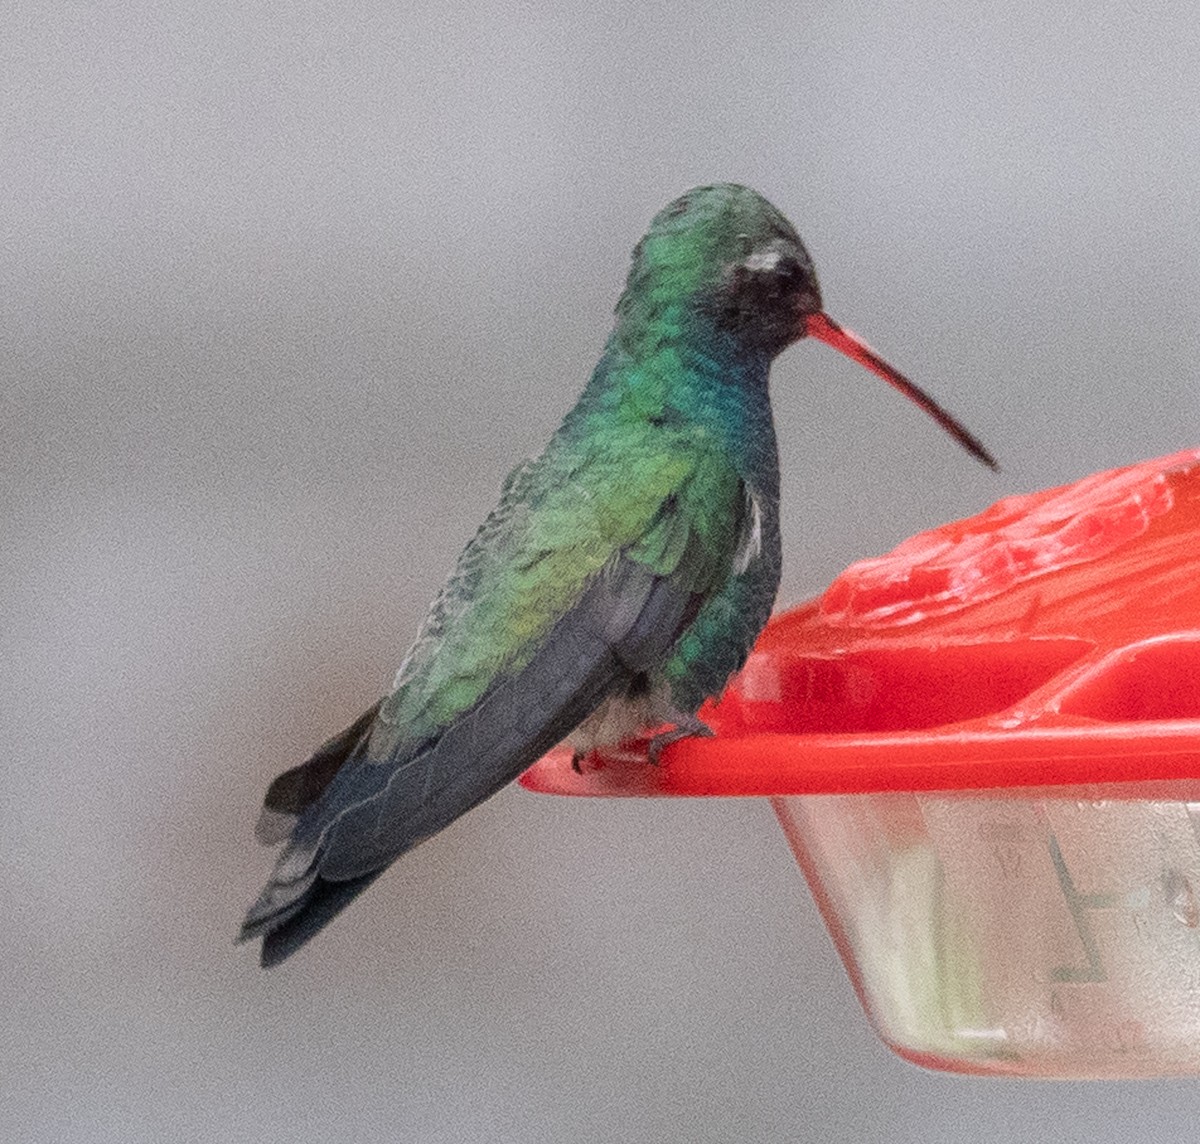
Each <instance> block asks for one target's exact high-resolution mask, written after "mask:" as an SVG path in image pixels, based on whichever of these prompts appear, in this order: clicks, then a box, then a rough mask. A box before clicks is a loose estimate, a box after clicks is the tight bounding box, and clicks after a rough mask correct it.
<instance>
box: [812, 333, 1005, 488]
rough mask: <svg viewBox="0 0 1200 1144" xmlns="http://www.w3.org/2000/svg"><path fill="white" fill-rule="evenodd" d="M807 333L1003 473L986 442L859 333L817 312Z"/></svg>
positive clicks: (992, 467)
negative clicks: (883, 383) (877, 379)
mask: <svg viewBox="0 0 1200 1144" xmlns="http://www.w3.org/2000/svg"><path fill="white" fill-rule="evenodd" d="M804 332H805V333H806V334H807V335H808V336H809V337H813V338H816V339H817V340H818V341H821V342H824V343H825V344H826V345H827V346H832V347H833V348H834V349H835V350H837V351H838V353H842V354H845V355H846V356H847V357H848V358H852V359H853V360H854V361H856V362H858V364H859V365H861V366H865V367H866V368H867V369H869V370H870V371H871V372H872V373H874V374H876V375H877V376H878V377H881V378H883V380H884V381H886V382H887V383H888V385H890V386H892V387H893V388H894V389H898V390H899V391H900V392H901V393H903V394H904V396H905V397H907V398H908V399H909V401H912V402H914V403H915V404H917V405H919V406H920V407H921V408H922V409H924V410H925V412H926V413H928V414H929V416H930V417H932V418H933V419H934V420H935V421H936V422H937V423H938V424H939V425H940V426H941V427H942V428H943V429H945V430H946V432H947V433H949V434H950V436H951V437H953V438H954V439H955V440H956V441H957V442H958V443H959V444H960V445H961V446H962V447H963V448H964V449H966V451H967V452H968V453H970V454H971V456H973V457H975V458H976V460H978V461H981V462H982V463H983V464H985V465H987V467H988V468H989V469H991V470H992V471H993V472H999V471H1000V465H999V463H998V462H997V461H996V458H995V457H993V456H992V454H991V453H990V452H988V450H987V448H986V447H985V446H984V444H983V442H982V441H980V440H979V438H978V437H976V436H975V435H974V434H973V433H971V432H970V431H969V430H967V429H966V428H965V427H964V426H963V425H962V424H960V423H959V422H958V421H957V420H956V419H955V418H954V417H953V416H952V415H951V414H949V413H947V412H946V410H944V409H943V408H942V407H941V406H940V405H939V404H938V403H937V402H936V401H934V399H933V398H932V397H930V396H929V394H928V393H926V392H925V391H924V390H923V389H922V388H921V387H920V386H918V385H915V384H914V383H913V382H911V381H909V380H908V378H907V377H905V376H904V374H902V373H901V372H900V371H899V370H898V369H896V368H895V367H894V366H892V365H890V364H889V363H888V362H886V361H884V359H883V358H881V357H880V356H879V355H878V354H877V353H876V352H875V351H874V350H873V349H871V347H870V346H869V345H867V343H866V342H864V341H863V340H862V338H860V337H859V336H858V335H857V334H855V333H852V332H851V331H850V330H847V329H846V328H845V327H844V326H839V325H838V324H837V322H835V321H834V320H833V319H832V318H831V317H829V315H828V314H825V313H822V312H821V311H819V310H818V311H817V312H816V313H814V314H808V315H807V316H806V317H805V320H804Z"/></svg>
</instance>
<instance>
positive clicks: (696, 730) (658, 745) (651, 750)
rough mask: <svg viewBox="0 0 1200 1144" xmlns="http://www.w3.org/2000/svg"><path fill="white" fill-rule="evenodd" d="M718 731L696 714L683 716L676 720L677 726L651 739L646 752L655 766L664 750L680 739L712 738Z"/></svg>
mask: <svg viewBox="0 0 1200 1144" xmlns="http://www.w3.org/2000/svg"><path fill="white" fill-rule="evenodd" d="M715 734H716V732H715V731H714V730H713V729H712V728H711V727H710V726H709V725H708V724H707V723H702V722H701V721H700V720H699V719H697V718H696V716H695V715H685V716H681V717H680V718H679V719H677V720H676V721H675V726H674V727H672V728H671V730H669V731H663V732H661V733H660V734H658V735H655V736H654V738H652V739H651V740H650V743H649V746H648V747H647V748H646V754H647V756H648V757H649V759H650V762H651V763H652V764H653V765H654V766H656V767H657V766H658V762H659V759H660V758H661V757H662V753H663V751H664V750H665V749H666V748H667V747H669V746H670V745H671V744H672V743H677V742H679V740H680V739H691V738H701V739H711V738H712V737H713V735H715Z"/></svg>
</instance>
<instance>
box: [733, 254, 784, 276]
mask: <svg viewBox="0 0 1200 1144" xmlns="http://www.w3.org/2000/svg"><path fill="white" fill-rule="evenodd" d="M780 257H781V256H780V253H779V251H778V250H756V251H754V253H753V254H751V255H750V257H749V258H747V259H746V261H745V262H744V263H742V265H743V266H745V268H746V269H747V270H755V271H757V270H774V269H775V267H776V266H778V265H779V259H780Z"/></svg>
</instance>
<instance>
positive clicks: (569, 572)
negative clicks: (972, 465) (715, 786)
mask: <svg viewBox="0 0 1200 1144" xmlns="http://www.w3.org/2000/svg"><path fill="white" fill-rule="evenodd" d="M805 336H811V337H815V338H818V339H819V340H821V341H823V342H826V343H827V344H829V345H832V346H833V347H834V348H836V349H838V350H840V351H841V352H842V353H845V354H848V355H849V356H850V357H852V358H854V359H855V360H856V361H858V362H861V363H862V364H863V365H865V366H867V367H868V368H869V369H871V370H873V371H874V372H875V373H877V374H879V375H880V376H881V377H882V378H883V379H884V380H885V381H887V382H889V383H890V384H892V385H894V386H895V387H896V388H897V389H899V390H900V391H901V392H902V393H904V394H905V395H906V396H908V397H909V398H911V399H913V400H914V401H916V402H917V403H918V404H919V405H920V406H921V407H922V408H923V409H924V410H925V411H926V412H928V413H930V414H932V415H933V417H934V418H935V419H936V420H937V421H938V423H939V424H940V425H941V426H942V427H943V428H945V429H947V430H948V431H949V432H950V433H951V434H952V435H953V436H954V437H955V438H956V439H957V440H958V441H959V443H960V444H962V445H963V446H965V447H966V448H967V449H968V450H969V451H970V452H971V453H973V454H974V455H975V456H976V457H977V458H979V459H980V460H981V461H983V462H984V463H985V464H987V465H990V466H992V467H995V462H994V461H993V460H992V458H991V456H990V455H989V454H988V452H987V450H986V449H984V447H983V446H982V445H981V444H980V443H979V442H978V441H977V440H976V439H975V438H974V437H973V436H971V434H970V433H968V432H967V431H966V430H965V429H964V428H962V426H961V425H959V424H958V422H957V421H955V420H954V419H953V418H952V417H951V416H950V415H949V414H948V413H946V412H945V411H944V410H942V409H941V408H940V407H939V406H938V405H937V404H936V403H935V402H934V401H933V400H932V398H930V397H928V396H927V395H926V394H925V393H923V392H922V391H921V390H920V389H918V388H917V387H916V386H914V385H913V384H912V383H911V382H909V381H908V380H907V379H906V378H904V377H903V376H902V375H901V374H899V373H897V372H896V370H894V369H893V368H892V367H891V366H890V365H888V364H887V363H886V362H884V361H883V360H882V359H881V358H879V357H878V356H877V355H876V354H875V353H874V352H873V351H872V350H870V349H869V348H868V347H867V346H866V345H865V344H864V343H862V342H861V341H859V340H858V338H856V337H855V336H854V335H853V334H851V333H850V332H849V331H847V330H845V329H843V328H842V327H840V326H838V325H837V324H836V323H835V322H834V321H833V320H832V319H831V318H829V317H828V316H827V315H826V314H825V313H824V312H823V311H822V309H821V292H820V289H819V288H818V286H817V277H816V271H815V270H814V268H813V264H812V260H811V259H810V258H809V256H808V252H807V251H806V250H805V249H804V246H803V244H802V243H801V241H800V238H799V236H798V235H797V234H796V231H795V229H794V228H793V227H792V225H791V224H790V223H789V222H788V221H787V219H785V218H784V217H783V215H782V214H780V213H779V211H777V210H776V209H775V208H774V207H773V206H771V204H770V203H768V202H767V201H766V200H765V199H763V198H762V196H761V195H759V194H757V193H756V192H754V191H752V190H750V189H748V188H746V187H741V186H734V185H720V186H712V187H698V188H696V189H694V190H691V191H689V192H688V193H687V194H685V195H683V196H682V197H681V198H678V199H676V200H675V201H674V202H673V203H671V204H670V205H669V206H667V207H666V208H665V209H664V210H662V211H661V212H660V213H659V214H658V215H657V216H656V217H655V218H654V220H653V222H651V224H650V229H649V231H648V232H647V234H646V235H645V237H644V238H643V239H642V240H641V242H639V243H638V245H637V247H636V249H635V250H634V252H633V265H632V267H631V269H630V271H629V278H628V281H627V283H626V286H625V292H624V293H623V294H622V295H621V298H620V301H618V303H617V308H616V323H615V326H614V329H613V332H612V335H611V336H610V338H609V340H608V344H607V346H606V347H605V350H604V354H603V356H602V357H601V358H600V362H599V364H598V365H597V366H596V369H595V372H594V373H593V374H592V377H591V380H590V381H589V382H588V384H587V386H586V388H585V389H584V391H583V393H582V395H581V396H580V398H579V401H578V402H577V403H576V405H575V407H574V408H573V409H572V410H571V411H570V412H569V413H568V414H567V416H566V418H565V419H564V420H563V423H562V425H561V426H560V427H559V429H558V430H557V432H556V433H555V434H554V435H553V437H551V438H550V442H549V444H548V445H547V446H546V448H545V450H544V452H543V453H542V454H541V455H540V456H539V457H536V458H534V459H533V460H529V461H525V462H524V463H522V464H520V465H518V466H517V467H516V468H515V469H514V470H513V471H512V472H511V473H510V474H509V476H508V478H507V480H506V481H505V482H504V486H503V490H502V492H501V495H500V503H499V504H498V505H497V507H496V508H495V509H494V510H493V511H492V513H491V515H489V516H488V518H487V519H486V520H485V521H484V523H483V525H482V527H481V528H480V529H479V531H478V532H477V533H476V534H475V537H474V539H473V540H472V541H471V542H470V543H469V544H468V545H467V547H466V549H465V551H464V552H463V554H462V556H461V557H460V558H459V561H458V565H457V567H456V568H455V570H454V573H453V574H452V575H451V577H450V579H449V580H448V581H447V582H446V585H445V587H443V588H442V590H441V593H440V594H439V595H438V597H437V599H436V600H434V602H433V604H432V606H431V608H430V610H429V614H428V615H427V616H426V618H425V621H424V623H423V624H422V626H421V628H420V630H419V631H418V633H417V637H416V640H415V642H414V643H413V645H412V647H411V648H410V649H409V651H408V654H407V655H406V657H405V659H404V661H403V663H402V664H401V666H400V669H399V671H398V672H397V674H396V677H395V681H394V682H393V684H392V688H391V691H390V692H389V693H388V694H387V696H386V697H385V698H383V699H382V700H381V701H380V702H378V703H376V704H375V705H374V706H373V707H371V708H370V710H368V711H366V712H365V713H364V714H363V715H362V716H361V717H360V718H359V719H358V720H356V721H355V722H354V723H353V724H352V725H351V726H350V727H349V728H348V729H347V730H346V731H344V732H342V734H340V735H338V736H337V737H336V738H334V739H331V740H330V741H329V742H328V743H326V744H325V745H324V746H323V747H321V748H320V750H318V751H317V752H316V754H314V755H313V757H312V758H311V759H309V760H308V761H307V762H306V763H304V764H302V765H301V766H298V767H294V768H293V769H291V770H289V771H286V772H285V773H284V774H282V775H280V776H279V777H278V778H277V779H276V780H275V781H274V782H273V783H272V784H271V786H270V789H269V790H268V791H267V795H266V800H265V807H264V811H263V817H262V819H261V820H260V822H259V828H258V835H259V837H260V838H261V839H262V840H263V841H268V842H271V841H282V840H283V839H284V838H286V840H287V843H286V846H285V847H284V849H283V852H282V854H281V855H280V857H279V861H278V863H277V864H276V867H275V870H274V873H273V874H272V876H271V879H270V881H269V882H268V883H267V886H266V888H265V889H264V890H263V892H262V894H261V895H260V897H259V899H258V901H256V902H255V903H254V905H253V906H252V907H251V909H250V911H249V913H248V914H247V915H246V920H245V923H244V924H243V926H242V929H241V934H240V937H241V939H243V940H245V939H248V938H253V937H258V936H260V935H262V936H263V937H264V941H263V948H262V963H263V965H273V964H275V963H277V962H279V961H282V960H283V959H284V958H285V957H287V956H289V955H290V954H291V953H293V952H294V951H295V950H296V949H297V948H298V947H299V946H301V945H303V944H304V943H305V942H306V941H308V939H309V938H311V937H312V936H313V935H314V934H316V933H317V932H318V931H319V930H320V929H322V928H323V927H324V926H325V925H326V924H327V923H328V922H329V921H330V920H331V919H332V918H333V917H334V915H336V914H337V913H338V912H340V911H341V910H342V909H343V908H344V907H345V906H346V905H347V904H348V903H349V902H350V901H351V900H352V899H353V898H355V897H356V896H357V895H358V894H359V893H361V892H362V891H363V890H364V889H365V888H366V887H367V886H368V885H370V884H371V882H373V881H374V880H375V879H376V878H377V877H378V876H379V875H380V874H381V873H382V872H383V871H384V870H385V869H386V868H387V867H388V866H389V865H390V864H391V863H392V862H394V861H395V860H396V859H397V858H398V857H399V856H400V855H401V854H403V853H404V852H405V851H407V850H410V849H411V848H412V847H413V846H415V845H416V844H417V843H418V842H421V841H422V840H424V839H426V838H429V837H430V836H431V835H433V834H436V833H437V832H438V831H439V830H441V829H443V828H444V827H446V826H448V825H449V824H450V823H451V822H453V821H454V820H455V819H456V818H458V817H459V816H460V815H462V814H465V813H466V812H467V811H468V810H470V809H471V808H472V807H474V806H476V805H477V804H478V803H480V802H482V801H483V800H484V799H486V798H488V797H489V796H491V795H493V794H495V793H496V792H497V791H498V790H500V788H501V787H503V786H505V785H506V784H507V783H509V782H511V781H512V780H513V779H515V778H516V777H517V776H518V775H519V774H520V773H521V772H522V771H524V770H525V769H526V768H527V767H529V766H531V765H532V764H533V763H534V762H535V761H536V760H537V759H538V758H539V757H540V756H541V755H542V754H544V753H545V752H546V751H548V750H549V749H550V748H552V747H554V746H555V745H556V744H558V743H559V742H561V741H563V740H564V739H565V740H567V741H568V742H569V743H570V744H571V745H572V746H573V747H574V750H575V752H576V758H577V759H578V758H581V757H582V756H583V755H584V754H586V753H587V752H588V751H590V750H592V749H593V748H597V747H603V746H606V745H612V744H616V743H619V742H621V741H624V740H626V739H629V738H630V737H632V736H633V735H635V734H636V733H637V732H638V731H639V730H643V729H653V728H661V727H666V726H670V727H673V728H674V729H673V730H670V731H666V732H664V733H663V734H661V735H660V736H659V737H658V738H657V739H656V740H654V741H653V742H652V752H651V753H652V754H654V753H655V752H656V750H657V748H659V747H661V746H662V745H663V744H664V743H666V742H669V741H670V740H671V739H673V738H678V737H679V736H680V735H684V734H700V733H704V731H705V730H706V728H704V726H703V724H702V723H700V722H699V720H697V718H696V711H697V710H698V708H699V707H700V705H701V704H702V703H703V702H704V700H705V699H707V698H708V697H710V696H714V695H717V694H718V693H719V692H720V691H721V690H722V688H723V687H724V686H725V683H726V681H727V680H728V679H729V677H730V675H731V674H732V673H733V672H735V671H737V670H738V668H740V667H741V666H742V664H743V663H744V662H745V659H746V656H747V654H748V652H749V650H750V647H751V645H752V644H753V643H754V640H755V638H756V637H757V636H758V633H759V631H760V630H761V629H762V627H763V625H764V624H765V623H766V621H767V617H768V616H769V615H770V612H771V607H772V604H773V603H774V600H775V592H776V590H777V588H778V586H779V575H780V563H781V549H780V537H779V461H778V455H777V451H776V444H775V430H774V426H773V424H772V417H771V401H770V397H769V395H768V390H767V375H768V373H769V371H770V367H771V362H772V360H773V359H774V358H775V357H776V355H778V354H779V353H780V352H781V351H782V350H784V349H786V348H787V347H788V346H789V345H791V344H792V343H793V342H795V341H798V340H799V339H801V338H803V337H805Z"/></svg>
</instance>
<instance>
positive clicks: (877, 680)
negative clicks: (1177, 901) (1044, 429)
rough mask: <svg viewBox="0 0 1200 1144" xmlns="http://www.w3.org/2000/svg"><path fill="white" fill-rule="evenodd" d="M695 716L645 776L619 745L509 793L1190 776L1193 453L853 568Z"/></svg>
mask: <svg viewBox="0 0 1200 1144" xmlns="http://www.w3.org/2000/svg"><path fill="white" fill-rule="evenodd" d="M700 716H701V718H702V719H704V720H705V722H707V723H709V725H710V726H711V727H712V728H713V730H714V731H715V732H716V734H715V736H714V737H713V738H711V739H699V738H691V739H685V740H681V741H680V742H678V743H676V744H673V745H672V746H670V747H668V748H666V750H665V751H664V752H663V757H662V760H661V763H660V765H658V766H652V765H649V764H648V763H647V761H646V757H645V751H644V745H642V746H641V747H640V748H639V747H637V746H636V745H634V746H632V747H631V749H630V750H629V751H623V752H622V753H621V754H619V755H618V754H616V753H614V754H612V755H608V756H604V757H597V756H591V757H589V758H588V759H587V760H585V761H584V762H583V764H582V770H583V774H582V775H581V774H577V773H576V772H575V771H574V770H573V769H572V768H571V765H570V755H569V754H568V753H567V752H565V751H562V750H559V751H556V752H552V753H551V754H550V755H548V756H547V757H546V758H545V759H543V760H542V761H541V762H539V763H538V764H537V765H536V766H535V767H533V768H532V769H531V770H530V771H528V772H527V773H526V774H525V775H524V776H523V777H522V779H521V782H522V783H523V785H525V786H526V787H528V788H529V789H531V790H538V791H544V792H547V793H558V794H591V795H604V794H609V795H632V794H636V795H780V794H816V793H851V792H869V791H882V790H969V789H995V788H1001V787H1028V786H1075V785H1090V784H1108V783H1124V782H1145V781H1149V780H1159V779H1170V780H1178V779H1196V780H1200V449H1190V450H1186V451H1184V452H1181V453H1176V454H1174V455H1172V456H1168V457H1161V458H1158V459H1156V460H1152V461H1145V462H1142V463H1141V464H1137V465H1130V466H1128V467H1126V468H1122V469H1113V470H1110V471H1108V472H1103V473H1096V474H1093V475H1092V476H1090V477H1087V478H1085V479H1084V480H1081V481H1077V482H1075V483H1074V484H1071V485H1064V486H1062V487H1060V488H1054V489H1047V490H1044V491H1042V492H1038V493H1034V494H1031V495H1028V496H1016V497H1008V498H1006V499H1004V500H1002V501H999V502H997V503H996V504H994V505H993V506H992V507H991V508H989V509H988V510H986V511H985V512H983V513H980V514H979V515H978V516H974V517H971V518H970V519H967V520H960V521H954V522H952V523H950V524H945V525H942V526H941V527H940V528H936V529H933V530H932V531H930V532H924V533H921V534H919V535H917V536H914V537H912V538H911V539H909V540H906V541H904V543H902V544H901V545H899V546H898V547H897V548H895V549H894V550H893V551H892V552H890V553H888V554H887V555H886V556H881V557H877V558H875V559H871V560H863V561H860V562H859V563H857V564H853V565H851V566H850V567H849V568H847V569H846V570H845V571H844V572H843V573H842V574H841V575H840V576H838V577H837V579H835V580H834V581H833V583H832V584H830V586H829V587H828V588H827V589H826V591H825V592H824V594H823V595H821V596H820V597H818V598H816V599H813V600H810V601H809V602H808V603H806V604H802V605H801V606H800V607H798V608H795V609H794V610H792V611H790V612H787V613H785V614H783V615H780V616H777V617H776V618H775V619H774V620H772V621H771V623H770V624H768V625H767V627H766V629H765V630H764V631H763V633H762V635H761V636H760V638H759V640H758V643H757V644H756V645H755V648H754V651H753V652H752V653H751V656H750V658H749V660H748V661H747V663H746V666H745V667H744V668H743V670H742V671H741V673H740V674H739V675H737V676H736V677H735V678H734V679H733V680H732V681H731V683H730V685H729V688H728V689H727V691H726V693H725V694H724V695H723V696H722V698H721V699H720V701H719V702H717V703H714V704H709V705H707V706H706V707H705V708H703V709H702V710H701V712H700ZM1198 790H1200V786H1198ZM1198 797H1200V795H1198Z"/></svg>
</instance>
